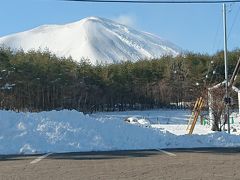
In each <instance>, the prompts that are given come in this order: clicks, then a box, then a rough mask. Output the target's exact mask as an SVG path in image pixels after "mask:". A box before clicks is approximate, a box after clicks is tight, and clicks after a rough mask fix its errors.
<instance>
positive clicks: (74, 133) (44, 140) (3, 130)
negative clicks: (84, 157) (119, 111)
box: [0, 110, 240, 154]
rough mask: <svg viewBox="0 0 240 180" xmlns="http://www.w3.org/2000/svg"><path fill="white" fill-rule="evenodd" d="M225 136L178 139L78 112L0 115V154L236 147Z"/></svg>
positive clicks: (235, 139)
mask: <svg viewBox="0 0 240 180" xmlns="http://www.w3.org/2000/svg"><path fill="white" fill-rule="evenodd" d="M239 145H240V138H239V136H236V135H228V134H226V133H224V132H223V133H212V134H207V135H192V136H189V135H180V136H177V135H175V134H172V133H169V132H168V131H166V130H163V129H160V128H151V127H150V128H149V127H142V126H141V127H140V126H137V125H133V124H129V123H126V122H124V120H123V119H120V118H107V117H103V116H102V117H101V116H98V117H94V116H88V115H84V114H82V113H80V112H77V111H69V110H63V111H50V112H41V113H16V112H12V111H0V154H9V153H14V154H15V153H40V152H41V153H43V152H68V151H99V150H126V149H155V148H185V147H207V146H208V147H209V146H210V147H214V146H224V147H226V146H239Z"/></svg>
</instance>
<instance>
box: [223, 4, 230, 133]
mask: <svg viewBox="0 0 240 180" xmlns="http://www.w3.org/2000/svg"><path fill="white" fill-rule="evenodd" d="M226 24H227V17H226V4H225V3H223V33H224V65H225V81H226V84H225V85H226V86H225V87H226V92H225V98H224V101H225V115H226V120H227V123H228V133H229V134H230V121H229V103H230V102H229V93H228V68H227V25H226Z"/></svg>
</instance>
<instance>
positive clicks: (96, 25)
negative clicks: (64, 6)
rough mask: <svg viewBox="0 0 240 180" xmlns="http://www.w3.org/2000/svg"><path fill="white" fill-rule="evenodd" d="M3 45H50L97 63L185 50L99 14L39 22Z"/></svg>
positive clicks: (55, 50) (51, 48) (26, 48)
mask: <svg viewBox="0 0 240 180" xmlns="http://www.w3.org/2000/svg"><path fill="white" fill-rule="evenodd" d="M0 45H4V46H7V47H10V48H12V49H15V50H17V49H23V50H24V51H29V50H39V49H40V50H46V49H48V50H49V51H51V52H52V53H54V54H56V55H57V56H61V57H62V56H64V57H69V56H71V57H72V58H73V59H74V60H76V61H80V60H81V59H82V58H83V57H84V58H88V59H90V61H91V62H92V63H93V64H96V63H97V62H99V63H114V62H119V61H125V60H131V61H136V60H138V59H144V58H149V59H150V58H157V57H161V56H163V55H173V56H176V55H178V54H179V53H180V52H181V49H180V48H179V47H177V46H176V45H174V44H173V43H171V42H169V41H166V40H164V39H162V38H160V37H158V36H155V35H153V34H150V33H146V32H140V31H137V30H134V29H133V28H130V27H127V26H125V25H122V24H119V23H116V22H114V21H111V20H108V19H104V18H99V17H88V18H85V19H82V20H80V21H77V22H74V23H70V24H65V25H43V26H39V27H37V28H34V29H32V30H29V31H25V32H20V33H16V34H12V35H8V36H5V37H1V38H0Z"/></svg>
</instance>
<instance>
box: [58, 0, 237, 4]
mask: <svg viewBox="0 0 240 180" xmlns="http://www.w3.org/2000/svg"><path fill="white" fill-rule="evenodd" d="M61 1H78V2H92V3H136V4H219V3H239V2H240V0H215V1H214V0H206V1H204V0H196V1H194V0H186V1H182V0H180V1H174V0H163V1H160V0H155V1H154V0H61Z"/></svg>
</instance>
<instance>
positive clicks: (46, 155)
mask: <svg viewBox="0 0 240 180" xmlns="http://www.w3.org/2000/svg"><path fill="white" fill-rule="evenodd" d="M51 154H53V153H47V154H44V155H42V156H40V157H38V158H37V159H34V160H33V161H31V162H30V164H36V163H38V162H39V161H41V160H43V159H44V158H46V157H48V156H50V155H51Z"/></svg>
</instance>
